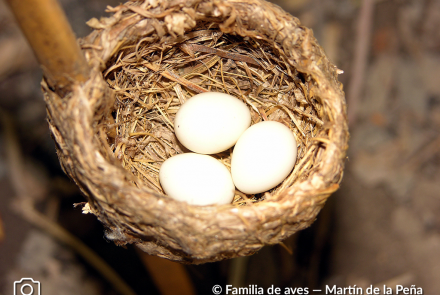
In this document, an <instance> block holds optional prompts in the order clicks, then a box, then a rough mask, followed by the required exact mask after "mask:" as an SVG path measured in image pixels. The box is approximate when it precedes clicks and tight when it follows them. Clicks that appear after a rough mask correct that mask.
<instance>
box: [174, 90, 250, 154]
mask: <svg viewBox="0 0 440 295" xmlns="http://www.w3.org/2000/svg"><path fill="white" fill-rule="evenodd" d="M250 124H251V114H250V112H249V109H248V107H247V106H246V105H245V104H244V103H243V102H242V101H240V100H239V99H238V98H236V97H234V96H231V95H228V94H225V93H219V92H205V93H200V94H197V95H195V96H193V97H192V98H190V99H188V100H187V101H186V102H185V103H184V104H182V106H181V107H180V109H179V110H178V111H177V113H176V118H175V120H174V131H175V133H176V136H177V139H178V140H179V141H180V143H182V144H183V145H184V146H185V147H186V148H188V149H190V150H191V151H193V152H196V153H200V154H215V153H219V152H222V151H224V150H227V149H228V148H230V147H232V146H233V145H234V144H235V143H236V142H237V140H238V138H239V137H240V135H241V134H242V133H243V132H244V131H245V130H246V129H247V128H248V127H249V125H250Z"/></svg>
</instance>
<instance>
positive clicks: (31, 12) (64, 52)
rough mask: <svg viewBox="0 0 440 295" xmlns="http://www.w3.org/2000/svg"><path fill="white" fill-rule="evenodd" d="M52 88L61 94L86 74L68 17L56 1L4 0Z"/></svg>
mask: <svg viewBox="0 0 440 295" xmlns="http://www.w3.org/2000/svg"><path fill="white" fill-rule="evenodd" d="M6 2H8V4H9V6H10V7H11V10H12V12H13V13H14V15H15V17H16V19H17V21H18V24H19V25H20V27H21V30H22V31H23V33H24V35H25V36H26V39H27V40H28V42H29V44H30V45H31V47H32V49H33V51H34V53H35V55H36V56H37V59H38V61H39V63H40V65H41V67H42V68H43V71H44V75H45V76H46V79H47V81H48V83H49V85H50V86H51V87H53V88H56V89H58V90H60V91H61V92H62V93H64V92H65V91H68V90H69V88H70V85H72V84H73V83H75V82H84V81H86V80H87V79H88V77H89V67H88V64H87V62H86V60H85V58H84V56H83V54H82V53H81V51H80V49H79V46H78V44H77V43H76V38H75V36H74V34H73V31H72V29H71V27H70V25H69V22H68V21H67V18H66V16H65V14H64V12H63V10H62V8H61V7H60V5H59V4H58V2H57V1H56V0H7V1H6Z"/></svg>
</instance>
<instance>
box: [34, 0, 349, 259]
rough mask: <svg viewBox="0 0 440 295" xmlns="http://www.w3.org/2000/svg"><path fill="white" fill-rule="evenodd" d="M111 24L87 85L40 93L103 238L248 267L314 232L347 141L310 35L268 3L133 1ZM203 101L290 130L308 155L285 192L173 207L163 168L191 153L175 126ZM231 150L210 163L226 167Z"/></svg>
mask: <svg viewBox="0 0 440 295" xmlns="http://www.w3.org/2000/svg"><path fill="white" fill-rule="evenodd" d="M108 12H110V13H112V15H111V16H110V17H108V18H102V19H101V20H97V19H92V20H91V21H89V22H88V24H89V25H90V26H91V27H93V28H94V30H93V31H92V33H91V34H90V35H89V36H87V37H86V38H84V39H81V40H79V43H80V45H81V47H82V49H83V52H84V54H85V56H86V59H87V61H88V63H89V65H90V67H91V69H92V70H91V73H90V78H89V80H88V81H86V82H85V83H84V84H82V85H74V86H73V90H72V92H70V93H67V94H66V95H64V96H63V97H60V96H58V95H57V94H56V93H55V92H54V90H53V89H50V88H49V87H48V86H47V84H46V83H44V82H43V83H42V86H43V91H44V94H45V100H46V103H47V112H48V122H49V127H50V130H51V133H52V136H53V138H54V140H55V141H56V148H57V153H58V157H59V159H60V162H61V165H62V167H63V169H64V171H65V172H66V174H68V175H69V177H70V178H71V179H73V180H74V181H75V183H76V184H77V185H78V186H79V187H80V189H81V190H82V192H83V193H84V195H85V196H86V198H87V204H86V206H87V210H86V211H85V212H90V213H92V214H94V215H96V216H97V218H98V219H99V220H100V221H101V222H102V223H103V225H104V226H105V228H106V237H107V238H108V239H111V240H113V241H114V242H115V243H116V244H117V245H125V244H135V245H137V246H138V247H139V248H140V249H142V250H143V251H145V252H147V253H149V254H152V255H157V256H160V257H164V258H167V259H171V260H174V261H180V262H184V263H204V262H211V261H218V260H222V259H228V258H233V257H238V256H245V255H251V254H253V253H255V252H257V251H258V250H259V249H260V248H261V247H263V246H264V245H271V244H276V243H280V242H281V241H282V240H283V239H285V238H286V237H288V236H289V235H291V234H293V233H295V232H297V231H299V230H301V229H304V228H306V227H308V226H310V224H311V223H312V222H313V221H314V220H315V218H316V216H317V214H318V213H319V211H320V210H321V208H322V207H323V205H324V203H325V201H326V200H327V198H328V197H329V196H330V194H331V193H333V192H334V191H335V190H337V189H338V187H339V183H340V181H341V179H342V175H343V168H344V161H345V152H346V149H347V141H348V130H347V123H346V106H345V98H344V93H343V91H342V85H341V84H340V83H339V82H338V80H337V73H338V69H337V68H336V67H335V66H334V65H333V64H331V63H330V62H329V61H328V59H327V57H326V56H325V54H324V51H323V50H322V48H321V47H320V46H319V45H318V44H317V41H316V39H315V38H314V37H313V34H312V31H311V30H310V29H308V28H306V27H303V26H301V24H300V22H299V21H298V19H296V18H295V17H293V16H291V15H289V14H288V13H286V12H284V11H283V10H282V9H281V8H279V7H277V6H275V5H273V4H270V3H268V2H264V1H261V0H242V1H234V0H231V1H222V0H218V1H209V0H189V1H183V0H163V1H151V0H146V1H130V2H127V3H125V4H121V5H119V6H117V7H113V8H112V7H109V8H108ZM207 91H214V92H221V93H227V94H230V95H232V96H234V97H236V98H237V99H239V100H241V101H242V102H243V103H244V104H245V105H246V107H247V108H248V109H249V112H250V114H251V126H252V125H255V124H257V123H259V122H262V121H277V122H279V123H281V124H283V125H285V126H286V127H287V128H289V130H291V132H292V134H293V135H294V136H295V139H296V142H297V144H298V156H297V161H296V164H295V166H294V168H293V171H292V172H291V173H290V174H289V175H288V176H287V177H286V179H285V180H284V181H282V182H281V183H280V184H279V185H277V186H276V187H274V188H272V189H269V190H268V191H265V192H263V193H260V194H252V195H251V194H244V193H242V192H240V191H235V192H234V199H233V201H232V204H226V205H210V206H192V205H189V204H187V203H185V202H179V201H176V200H173V199H172V198H170V197H168V196H166V195H165V193H164V191H163V189H162V187H161V185H160V182H159V170H160V167H161V165H162V163H163V162H164V161H165V160H166V159H168V158H170V157H173V156H175V155H178V154H182V153H185V152H189V151H188V150H186V148H185V147H183V146H182V145H181V144H180V143H179V142H178V140H177V139H176V136H175V133H174V128H175V125H174V119H175V115H176V113H177V111H178V110H179V108H180V106H181V105H182V104H183V103H185V101H187V100H188V99H190V98H191V97H192V96H194V95H196V94H198V93H204V92H207ZM260 140H261V141H262V142H263V141H265V140H266V138H261V139H260ZM232 150H233V149H228V150H226V151H224V152H221V153H219V154H215V155H213V156H214V157H215V158H216V159H217V160H218V161H220V162H221V163H222V164H223V165H225V167H227V169H230V164H231V153H232ZM256 161H257V163H258V162H259V161H261V159H257V160H256ZM255 166H256V167H257V168H256V169H263V168H262V167H263V166H262V165H258V164H257V165H255Z"/></svg>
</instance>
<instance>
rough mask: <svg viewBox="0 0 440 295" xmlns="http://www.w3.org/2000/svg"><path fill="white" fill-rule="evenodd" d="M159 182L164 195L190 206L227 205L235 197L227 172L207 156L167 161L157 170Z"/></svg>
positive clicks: (192, 154)
mask: <svg viewBox="0 0 440 295" xmlns="http://www.w3.org/2000/svg"><path fill="white" fill-rule="evenodd" d="M159 181H160V184H161V185H162V188H163V190H164V191H165V194H166V195H168V196H169V197H171V198H173V199H175V200H178V201H182V202H187V203H188V204H190V205H201V206H203V205H214V204H217V205H222V204H229V203H231V202H232V199H233V198H234V195H235V186H234V183H233V182H232V177H231V173H229V170H228V168H226V166H225V165H223V164H222V163H220V162H219V161H218V160H216V159H215V158H213V157H211V156H208V155H201V154H195V153H185V154H180V155H176V156H173V157H171V158H168V159H167V160H166V161H165V162H164V163H163V164H162V166H161V167H160V171H159Z"/></svg>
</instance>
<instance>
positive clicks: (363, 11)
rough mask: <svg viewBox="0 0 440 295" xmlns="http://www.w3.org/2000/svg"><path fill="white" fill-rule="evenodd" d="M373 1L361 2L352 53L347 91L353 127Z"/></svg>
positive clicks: (363, 68)
mask: <svg viewBox="0 0 440 295" xmlns="http://www.w3.org/2000/svg"><path fill="white" fill-rule="evenodd" d="M374 2H375V1H374V0H362V6H361V8H360V11H359V20H358V23H357V28H356V36H357V38H356V45H355V52H354V61H353V67H352V69H351V73H352V78H351V81H350V84H349V86H348V90H347V104H348V122H349V125H351V126H352V125H353V124H354V123H355V121H356V118H357V110H358V105H359V100H360V96H361V94H362V89H363V86H364V80H365V78H364V77H365V69H366V67H367V60H368V53H369V48H370V35H371V27H372V21H373V8H374Z"/></svg>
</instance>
